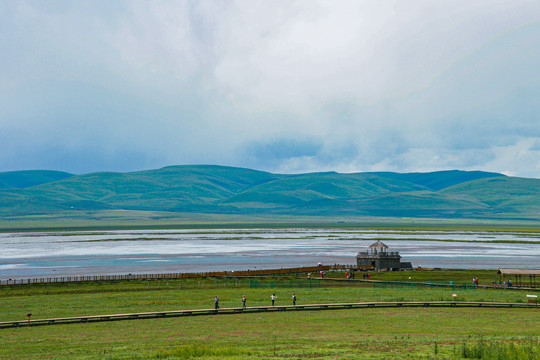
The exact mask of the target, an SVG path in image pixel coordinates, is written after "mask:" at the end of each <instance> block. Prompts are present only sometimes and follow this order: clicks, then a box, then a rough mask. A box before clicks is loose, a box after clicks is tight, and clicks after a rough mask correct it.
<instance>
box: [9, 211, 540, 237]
mask: <svg viewBox="0 0 540 360" xmlns="http://www.w3.org/2000/svg"><path fill="white" fill-rule="evenodd" d="M283 227H287V228H318V227H324V228H350V229H391V230H399V229H401V230H408V231H410V230H422V231H425V230H437V231H441V230H448V231H459V230H466V231H509V232H523V231H526V232H540V226H539V225H538V217H537V216H532V215H530V216H525V215H523V216H520V217H516V216H502V215H501V217H497V218H477V219H475V218H470V219H465V218H461V219H441V218H429V217H424V218H407V217H382V216H379V217H373V216H339V217H331V216H300V215H267V214H265V215H253V214H251V215H246V214H243V215H235V214H205V213H185V212H184V213H183V212H167V211H142V210H88V211H63V212H57V213H49V214H39V215H8V214H6V215H2V216H0V231H3V232H13V231H46V230H116V229H131V230H135V229H183V228H188V229H204V228H233V229H234V228H283Z"/></svg>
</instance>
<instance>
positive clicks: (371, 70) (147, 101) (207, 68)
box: [0, 0, 540, 178]
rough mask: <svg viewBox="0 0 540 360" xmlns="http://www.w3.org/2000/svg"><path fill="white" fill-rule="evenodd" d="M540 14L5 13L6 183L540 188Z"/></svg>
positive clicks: (131, 9) (386, 7) (430, 10)
mask: <svg viewBox="0 0 540 360" xmlns="http://www.w3.org/2000/svg"><path fill="white" fill-rule="evenodd" d="M539 44H540V2H539V1H537V0H533V1H522V0H512V1H508V0H505V1H499V0H475V1H470V0H464V1H461V0H456V1H427V0H425V1H417V0H409V1H387V0H376V1H372V0H370V1H363V0H353V1H348V0H340V1H330V0H329V1H317V0H305V1H303V0H302V1H295V0H272V1H270V0H266V1H256V0H246V1H234V0H229V1H225V0H216V1H213V0H200V1H159V0H156V1H137V0H129V1H121V0H117V1H95V0H92V1H84V0H79V1H68V0H65V1H54V0H46V1H43V0H39V1H24V0H18V1H7V0H6V1H0V172H2V171H14V170H28V169H49V170H61V171H67V172H71V173H77V174H82V173H89V172H96V171H120V172H125V171H136V170H145V169H155V168H160V167H163V166H169V165H184V164H216V165H227V166H239V167H247V168H253V169H258V170H265V171H271V172H275V173H301V172H315V171H338V172H345V173H349V172H364V171H396V172H427V171H437V170H446V169H460V170H483V171H494V172H499V173H504V174H507V175H512V176H522V177H535V178H540V46H539Z"/></svg>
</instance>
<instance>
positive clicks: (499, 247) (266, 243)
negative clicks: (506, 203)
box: [0, 229, 540, 280]
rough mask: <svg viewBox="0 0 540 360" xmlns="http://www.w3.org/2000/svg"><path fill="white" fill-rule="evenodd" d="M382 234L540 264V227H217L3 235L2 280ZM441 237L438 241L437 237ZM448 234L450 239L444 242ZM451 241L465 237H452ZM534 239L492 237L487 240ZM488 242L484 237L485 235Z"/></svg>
mask: <svg viewBox="0 0 540 360" xmlns="http://www.w3.org/2000/svg"><path fill="white" fill-rule="evenodd" d="M376 239H382V241H383V242H384V243H385V244H387V245H388V246H389V251H399V252H400V255H401V256H402V260H403V261H410V262H412V264H413V266H417V265H421V266H423V267H443V268H476V269H495V268H499V267H503V268H505V267H506V268H526V267H528V268H540V238H539V235H538V234H535V233H515V234H512V233H497V232H472V231H471V232H465V231H455V232H452V231H409V232H407V231H392V230H387V231H374V230H340V229H234V230H229V229H211V230H127V231H89V232H57V233H55V232H41V233H39V232H36V233H2V234H0V248H1V249H2V251H1V253H0V279H2V280H6V279H16V278H35V277H57V276H76V275H97V274H100V275H101V274H128V273H131V274H135V273H167V272H203V271H218V270H219V271H220V270H228V271H231V270H244V269H267V268H280V267H296V266H312V265H316V264H317V263H318V262H322V263H325V264H334V263H337V264H354V263H355V262H356V259H355V256H356V254H357V253H358V252H359V251H366V249H367V246H368V245H370V244H371V243H373V242H374V241H375V240H376ZM434 240H439V241H434ZM445 240H446V241H445ZM449 240H452V241H458V242H448V241H449ZM500 240H507V241H512V240H514V241H516V240H517V241H529V243H519V244H516V243H490V242H485V241H500ZM478 241H483V242H478Z"/></svg>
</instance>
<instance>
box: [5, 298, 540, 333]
mask: <svg viewBox="0 0 540 360" xmlns="http://www.w3.org/2000/svg"><path fill="white" fill-rule="evenodd" d="M388 307H397V308H400V307H482V308H521V309H523V308H527V309H538V305H536V306H534V305H531V304H527V303H499V302H464V301H463V302H461V301H415V302H363V303H337V304H336V303H333V304H307V305H295V306H294V305H285V306H256V307H245V308H242V307H236V308H223V309H217V310H216V309H196V310H175V311H159V312H143V313H130V314H110V315H91V316H75V317H65V318H51V319H37V320H18V321H5V322H0V329H2V328H15V327H21V326H40V325H55V324H73V323H89V322H101V321H118V320H135V319H152V318H165V317H182V316H197V315H226V314H242V313H260V312H274V311H303V310H343V309H363V308H388Z"/></svg>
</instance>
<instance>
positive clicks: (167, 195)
mask: <svg viewBox="0 0 540 360" xmlns="http://www.w3.org/2000/svg"><path fill="white" fill-rule="evenodd" d="M104 209H118V210H140V211H172V212H198V213H216V214H223V213H225V214H227V213H230V214H279V215H291V216H292V215H307V216H311V215H313V216H355V215H371V216H392V217H394V216H397V217H444V218H467V217H489V216H500V215H501V214H513V215H516V216H517V215H520V214H521V215H527V214H538V213H540V180H538V179H524V178H515V177H508V176H504V175H502V174H498V173H488V172H481V171H458V170H451V171H438V172H431V173H406V174H401V173H391V172H372V173H353V174H340V173H336V172H325V173H307V174H296V175H283V174H272V173H268V172H263V171H257V170H251V169H242V168H234V167H224V166H214V165H190V166H187V165H186V166H170V167H165V168H162V169H157V170H147V171H138V172H129V173H113V172H103V173H91V174H83V175H72V174H68V173H62V172H54V171H24V172H22V171H21V172H9V173H0V216H4V217H5V216H8V215H25V214H26V215H27V214H48V213H54V212H62V211H87V210H104Z"/></svg>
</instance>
